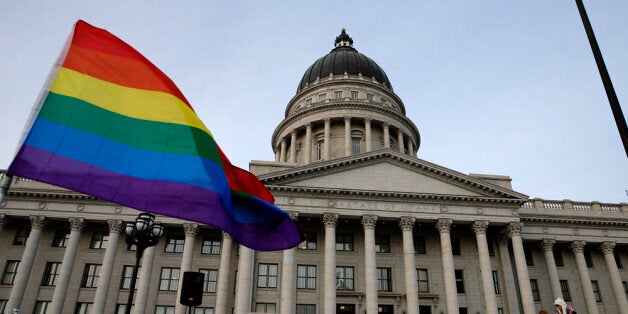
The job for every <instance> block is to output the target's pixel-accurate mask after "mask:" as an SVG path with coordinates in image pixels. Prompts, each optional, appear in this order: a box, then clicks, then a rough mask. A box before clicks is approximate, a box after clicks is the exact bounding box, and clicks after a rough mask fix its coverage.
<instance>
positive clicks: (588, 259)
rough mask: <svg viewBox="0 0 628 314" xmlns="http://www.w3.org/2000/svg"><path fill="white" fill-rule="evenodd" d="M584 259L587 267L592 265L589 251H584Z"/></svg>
mask: <svg viewBox="0 0 628 314" xmlns="http://www.w3.org/2000/svg"><path fill="white" fill-rule="evenodd" d="M584 261H585V262H586V263H587V267H589V268H592V267H593V257H592V256H591V251H584Z"/></svg>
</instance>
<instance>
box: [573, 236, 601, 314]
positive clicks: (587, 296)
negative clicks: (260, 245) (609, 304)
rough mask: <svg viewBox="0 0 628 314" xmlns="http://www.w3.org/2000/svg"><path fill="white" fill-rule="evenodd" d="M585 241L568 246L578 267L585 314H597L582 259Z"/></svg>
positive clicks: (589, 278) (578, 241)
mask: <svg viewBox="0 0 628 314" xmlns="http://www.w3.org/2000/svg"><path fill="white" fill-rule="evenodd" d="M585 245H586V242H585V241H580V240H576V241H573V242H571V243H570V244H569V248H570V249H571V250H572V251H573V254H574V256H575V257H576V267H578V275H579V277H580V286H581V287H582V293H583V294H584V302H585V304H586V305H587V312H589V314H597V313H599V312H598V309H597V302H596V301H595V295H594V294H593V285H592V284H591V277H590V276H589V270H588V269H587V262H586V261H585V259H584V246H585Z"/></svg>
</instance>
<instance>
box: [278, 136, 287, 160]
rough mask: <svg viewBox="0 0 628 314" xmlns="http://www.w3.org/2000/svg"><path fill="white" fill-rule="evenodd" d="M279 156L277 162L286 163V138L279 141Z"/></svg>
mask: <svg viewBox="0 0 628 314" xmlns="http://www.w3.org/2000/svg"><path fill="white" fill-rule="evenodd" d="M279 154H280V155H279V161H280V162H286V138H282V139H281V149H280V153H279Z"/></svg>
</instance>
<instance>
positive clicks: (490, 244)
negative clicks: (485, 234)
mask: <svg viewBox="0 0 628 314" xmlns="http://www.w3.org/2000/svg"><path fill="white" fill-rule="evenodd" d="M486 244H487V245H488V256H495V243H494V242H493V239H486Z"/></svg>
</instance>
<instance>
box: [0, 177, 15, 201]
mask: <svg viewBox="0 0 628 314" xmlns="http://www.w3.org/2000/svg"><path fill="white" fill-rule="evenodd" d="M12 179H13V176H10V175H8V174H6V172H5V173H4V176H3V178H2V183H1V184H0V206H1V205H2V202H4V196H5V195H7V193H8V192H9V186H11V180H12Z"/></svg>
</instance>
